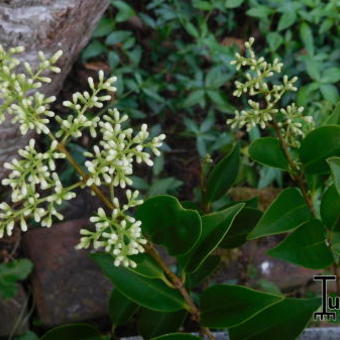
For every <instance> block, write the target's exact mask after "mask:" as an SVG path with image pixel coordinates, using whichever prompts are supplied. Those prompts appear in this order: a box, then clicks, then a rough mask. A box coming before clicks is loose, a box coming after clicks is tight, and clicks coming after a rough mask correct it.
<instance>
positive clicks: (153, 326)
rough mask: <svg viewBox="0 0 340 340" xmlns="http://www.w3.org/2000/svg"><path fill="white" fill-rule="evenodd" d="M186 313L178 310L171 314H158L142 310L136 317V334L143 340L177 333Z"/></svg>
mask: <svg viewBox="0 0 340 340" xmlns="http://www.w3.org/2000/svg"><path fill="white" fill-rule="evenodd" d="M186 314H187V312H186V311H185V310H180V311H178V312H172V313H160V312H156V311H153V310H149V309H142V310H141V311H140V313H139V315H138V334H140V335H142V336H143V338H144V339H150V338H152V337H156V336H160V335H162V334H167V333H170V332H177V331H178V329H179V327H181V325H182V323H183V322H184V319H185V316H186Z"/></svg>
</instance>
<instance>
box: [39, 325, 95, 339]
mask: <svg viewBox="0 0 340 340" xmlns="http://www.w3.org/2000/svg"><path fill="white" fill-rule="evenodd" d="M60 339H63V340H100V339H101V336H100V333H99V332H98V331H97V329H96V328H94V327H92V326H90V325H87V324H82V323H74V324H69V325H63V326H59V327H55V328H53V329H51V330H50V331H48V332H47V333H45V334H44V335H43V336H42V338H41V339H40V340H60Z"/></svg>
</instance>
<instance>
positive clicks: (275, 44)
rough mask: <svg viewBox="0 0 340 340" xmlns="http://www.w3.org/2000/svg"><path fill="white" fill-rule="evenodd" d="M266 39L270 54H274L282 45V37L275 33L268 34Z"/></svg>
mask: <svg viewBox="0 0 340 340" xmlns="http://www.w3.org/2000/svg"><path fill="white" fill-rule="evenodd" d="M266 39H267V42H268V44H269V48H270V49H271V51H272V52H275V51H276V50H277V49H278V48H279V47H280V46H281V45H282V43H283V38H282V35H281V34H279V33H277V32H270V33H268V34H267V35H266Z"/></svg>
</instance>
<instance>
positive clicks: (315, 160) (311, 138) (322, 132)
mask: <svg viewBox="0 0 340 340" xmlns="http://www.w3.org/2000/svg"><path fill="white" fill-rule="evenodd" d="M299 153H300V159H301V162H302V163H303V166H304V169H305V171H306V173H307V174H328V173H329V166H328V164H327V162H326V159H327V158H329V157H332V156H340V126H335V125H328V126H322V127H319V128H317V129H315V130H313V131H312V132H310V133H309V134H308V135H307V136H306V137H305V138H304V139H303V140H302V142H301V147H300V150H299Z"/></svg>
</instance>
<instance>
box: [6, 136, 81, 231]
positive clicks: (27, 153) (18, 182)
mask: <svg viewBox="0 0 340 340" xmlns="http://www.w3.org/2000/svg"><path fill="white" fill-rule="evenodd" d="M19 155H20V156H21V159H20V160H17V159H13V160H12V161H11V162H10V163H5V164H4V167H5V168H6V169H8V170H10V173H9V176H8V178H5V179H3V180H2V184H3V185H6V186H10V187H11V189H12V194H11V200H12V202H13V203H14V204H15V205H16V206H17V207H16V208H15V209H13V208H11V207H10V206H9V205H8V204H7V203H1V204H0V237H2V236H3V235H4V233H5V231H6V232H7V234H8V235H11V233H12V230H13V228H14V224H15V222H16V221H20V225H21V229H22V230H23V231H26V230H27V223H26V221H25V219H26V218H28V217H30V216H33V218H34V220H35V221H36V222H40V223H41V225H42V226H46V227H50V226H51V225H52V218H53V216H55V217H57V218H58V219H59V220H62V219H63V216H62V215H61V214H60V213H59V212H58V211H57V206H58V205H61V204H62V202H63V201H65V200H70V199H72V198H74V197H75V193H74V192H72V191H71V190H72V189H73V186H71V187H68V188H64V187H63V186H62V184H61V182H60V179H59V176H58V175H57V173H56V172H55V169H56V165H55V160H57V159H60V158H64V157H65V156H64V155H63V154H61V153H59V152H57V151H56V143H52V144H51V147H50V149H49V150H48V151H46V152H44V153H40V152H38V151H37V150H36V148H35V141H34V139H31V140H30V141H29V144H28V145H27V146H26V147H25V148H24V149H22V150H19Z"/></svg>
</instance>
